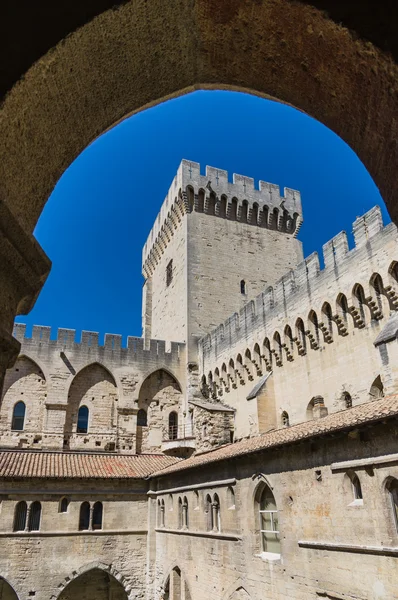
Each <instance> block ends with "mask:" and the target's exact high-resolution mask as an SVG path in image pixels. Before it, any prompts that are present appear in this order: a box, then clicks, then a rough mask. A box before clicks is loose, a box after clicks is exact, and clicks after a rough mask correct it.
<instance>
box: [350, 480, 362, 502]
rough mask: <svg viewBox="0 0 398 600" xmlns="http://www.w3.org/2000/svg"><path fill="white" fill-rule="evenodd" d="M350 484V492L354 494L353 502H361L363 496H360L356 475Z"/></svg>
mask: <svg viewBox="0 0 398 600" xmlns="http://www.w3.org/2000/svg"><path fill="white" fill-rule="evenodd" d="M351 483H352V491H353V494H354V500H362V499H363V496H362V488H361V482H360V481H359V477H358V475H356V474H355V473H354V475H352V477H351Z"/></svg>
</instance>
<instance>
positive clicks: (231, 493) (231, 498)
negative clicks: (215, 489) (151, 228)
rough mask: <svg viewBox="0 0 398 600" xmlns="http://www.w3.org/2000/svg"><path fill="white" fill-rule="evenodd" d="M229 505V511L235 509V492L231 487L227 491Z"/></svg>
mask: <svg viewBox="0 0 398 600" xmlns="http://www.w3.org/2000/svg"><path fill="white" fill-rule="evenodd" d="M227 503H228V508H229V509H231V510H234V509H235V492H234V490H233V488H232V487H231V486H229V487H228V489H227Z"/></svg>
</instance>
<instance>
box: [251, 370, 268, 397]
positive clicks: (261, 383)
mask: <svg viewBox="0 0 398 600" xmlns="http://www.w3.org/2000/svg"><path fill="white" fill-rule="evenodd" d="M271 374H272V371H269V372H268V373H266V374H265V375H263V376H262V377H261V379H259V380H258V382H257V383H256V385H255V386H254V388H253V389H252V390H250V392H249V393H248V395H247V396H246V400H253V398H255V397H256V396H258V394H259V393H260V392H261V390H262V389H263V387H264V386H265V384H266V383H267V379H268V377H269V376H270V375H271Z"/></svg>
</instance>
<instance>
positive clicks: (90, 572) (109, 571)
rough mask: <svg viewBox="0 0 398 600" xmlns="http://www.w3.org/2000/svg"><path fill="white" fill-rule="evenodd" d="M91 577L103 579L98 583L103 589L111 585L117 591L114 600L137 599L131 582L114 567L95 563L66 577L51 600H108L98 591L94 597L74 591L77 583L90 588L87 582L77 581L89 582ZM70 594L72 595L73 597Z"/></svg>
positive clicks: (113, 596)
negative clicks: (84, 579)
mask: <svg viewBox="0 0 398 600" xmlns="http://www.w3.org/2000/svg"><path fill="white" fill-rule="evenodd" d="M90 576H93V577H95V576H96V577H97V578H98V579H100V578H101V577H102V578H103V580H102V581H101V580H100V581H99V582H98V583H99V584H100V585H101V584H102V588H103V587H104V585H106V584H110V585H111V586H112V588H114V589H116V594H115V595H112V598H113V599H114V600H134V599H135V598H136V594H135V592H134V591H133V590H132V587H131V585H130V584H129V582H128V581H127V580H126V578H125V577H124V575H122V574H121V573H120V572H119V571H118V570H117V569H116V568H115V567H114V566H113V565H108V564H106V563H102V562H99V561H95V562H92V563H89V564H88V565H85V566H83V567H81V568H80V569H77V570H76V571H73V573H72V574H71V575H70V576H67V577H65V579H64V580H63V581H62V582H61V583H60V584H59V585H58V587H57V593H55V594H53V595H52V596H51V597H50V600H69V598H71V599H72V600H80V599H82V600H83V598H84V600H86V599H87V600H108V598H109V596H104V597H103V598H101V596H100V592H98V590H97V591H96V595H92V596H90V595H80V594H79V593H76V589H74V588H75V586H74V584H75V583H79V584H81V585H80V587H81V588H87V587H88V586H87V582H86V581H84V582H83V581H82V580H80V581H79V582H77V581H76V580H78V579H79V578H86V579H87V580H89V578H90ZM106 576H108V580H106V579H105V577H106ZM69 586H72V587H69ZM100 591H103V590H100ZM69 594H71V596H70V595H69Z"/></svg>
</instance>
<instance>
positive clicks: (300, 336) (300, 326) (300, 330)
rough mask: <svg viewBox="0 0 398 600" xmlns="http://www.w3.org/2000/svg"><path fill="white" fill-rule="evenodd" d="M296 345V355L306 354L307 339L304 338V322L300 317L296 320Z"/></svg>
mask: <svg viewBox="0 0 398 600" xmlns="http://www.w3.org/2000/svg"><path fill="white" fill-rule="evenodd" d="M295 329H296V340H297V341H296V344H297V350H298V353H299V354H300V355H301V356H303V355H304V354H306V352H307V339H306V337H305V327H304V321H303V319H302V318H301V317H299V318H298V319H297V320H296V325H295Z"/></svg>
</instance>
